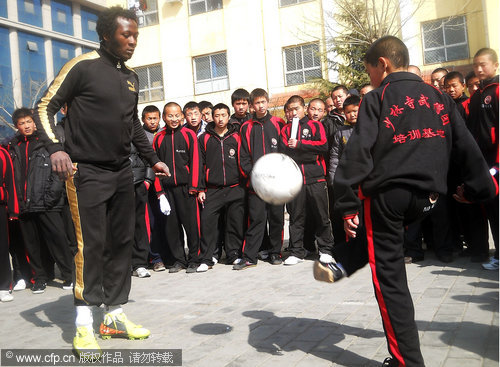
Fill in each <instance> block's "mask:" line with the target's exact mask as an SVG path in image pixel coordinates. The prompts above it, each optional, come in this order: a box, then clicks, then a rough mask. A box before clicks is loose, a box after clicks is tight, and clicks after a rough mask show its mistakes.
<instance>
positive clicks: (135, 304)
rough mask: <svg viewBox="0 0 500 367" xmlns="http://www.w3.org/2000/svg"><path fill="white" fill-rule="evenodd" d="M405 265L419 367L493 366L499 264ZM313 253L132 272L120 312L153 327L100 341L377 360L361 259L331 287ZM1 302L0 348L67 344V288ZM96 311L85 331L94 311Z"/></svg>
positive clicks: (350, 363) (216, 358) (188, 354)
mask: <svg viewBox="0 0 500 367" xmlns="http://www.w3.org/2000/svg"><path fill="white" fill-rule="evenodd" d="M426 256H427V259H426V260H425V261H423V262H422V263H419V264H411V265H408V266H407V272H408V278H409V283H410V289H411V292H412V296H413V300H414V303H415V308H416V320H417V323H418V326H419V330H420V341H421V344H422V352H423V355H424V359H425V361H426V365H427V366H428V367H441V366H442V367H460V366H467V367H476V366H477V367H479V366H488V367H489V366H498V365H499V363H498V361H499V353H498V348H499V331H498V306H499V298H498V284H499V283H498V280H499V279H498V272H495V271H485V270H482V268H481V266H480V264H473V263H471V262H470V261H469V260H468V259H465V258H459V259H457V260H456V261H454V262H453V263H451V264H447V265H446V266H444V265H443V264H442V263H439V262H438V261H437V260H435V259H434V258H433V257H432V254H427V255H426ZM312 264H313V262H312V261H305V262H304V263H301V264H298V265H295V266H290V267H287V266H272V265H270V264H268V263H264V262H259V265H258V266H257V267H256V268H251V269H248V270H244V271H239V272H237V271H233V270H231V267H230V266H226V265H220V264H218V265H216V266H215V267H214V269H212V270H209V271H208V272H206V273H201V274H186V273H185V272H182V273H177V274H168V273H167V272H162V273H154V274H153V275H152V277H151V278H146V279H138V278H134V279H133V285H132V292H131V295H130V302H129V303H128V304H127V305H126V306H125V311H126V313H127V315H128V316H129V318H130V319H131V320H133V321H136V322H140V323H142V324H143V325H144V326H145V327H147V328H149V329H151V331H152V337H151V338H149V339H147V340H143V341H129V340H123V339H113V340H100V341H99V343H100V346H101V348H103V349H118V348H121V349H130V348H133V349H136V348H137V349H143V348H144V349H147V348H162V349H163V348H165V349H166V348H181V349H182V353H183V366H209V367H212V366H213V367H218V366H231V367H237V366H273V367H276V366H300V367H305V366H314V367H322V366H347V367H354V366H380V364H381V361H383V359H384V358H385V357H387V356H388V353H387V349H386V344H385V339H384V336H383V331H382V326H381V320H380V314H379V311H378V308H377V305H376V302H375V299H374V295H373V289H372V285H371V276H370V270H369V267H365V268H363V269H362V270H360V271H358V272H357V273H356V274H354V275H353V276H352V277H350V278H348V279H345V280H342V281H340V282H338V283H335V284H326V283H320V282H316V281H315V280H314V279H313V277H312ZM14 296H15V299H14V301H13V302H10V303H3V304H0V315H1V316H0V320H1V323H0V325H1V326H2V332H1V333H0V346H1V348H2V349H4V350H5V349H7V348H41V349H42V348H47V349H58V348H60V349H69V348H71V342H72V338H73V336H74V324H73V322H74V318H75V314H74V308H73V306H72V295H71V293H70V292H69V291H65V290H63V289H62V288H61V287H60V284H59V283H56V282H53V283H52V284H51V285H49V287H47V291H46V292H45V293H44V294H41V295H33V294H31V291H29V290H26V291H21V292H15V294H14ZM95 311H96V312H94V320H95V328H96V330H97V329H98V325H99V322H100V320H102V312H103V311H102V309H96V310H95Z"/></svg>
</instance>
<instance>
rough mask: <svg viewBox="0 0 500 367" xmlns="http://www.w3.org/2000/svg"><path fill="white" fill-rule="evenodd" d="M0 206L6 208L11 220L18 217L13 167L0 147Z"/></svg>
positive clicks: (6, 153)
mask: <svg viewBox="0 0 500 367" xmlns="http://www.w3.org/2000/svg"><path fill="white" fill-rule="evenodd" d="M0 205H3V206H6V207H7V212H8V213H9V216H10V217H11V218H15V217H17V216H18V215H19V202H18V201H17V189H16V183H15V181H14V167H13V165H12V160H11V158H10V155H9V152H8V151H7V150H5V149H4V148H2V147H0Z"/></svg>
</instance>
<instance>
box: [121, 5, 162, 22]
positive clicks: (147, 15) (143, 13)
mask: <svg viewBox="0 0 500 367" xmlns="http://www.w3.org/2000/svg"><path fill="white" fill-rule="evenodd" d="M128 7H129V9H130V10H133V11H135V14H136V15H137V20H138V22H139V27H147V26H150V25H155V24H158V23H159V21H158V1H157V0H140V1H138V0H128Z"/></svg>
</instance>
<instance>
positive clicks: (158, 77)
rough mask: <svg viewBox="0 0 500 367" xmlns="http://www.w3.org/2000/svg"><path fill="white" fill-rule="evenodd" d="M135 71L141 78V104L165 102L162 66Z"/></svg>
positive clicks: (152, 66) (145, 67)
mask: <svg viewBox="0 0 500 367" xmlns="http://www.w3.org/2000/svg"><path fill="white" fill-rule="evenodd" d="M134 69H135V71H136V72H137V75H138V76H139V103H145V102H153V101H161V100H163V99H164V93H163V73H162V70H161V64H157V65H150V66H143V67H138V68H134Z"/></svg>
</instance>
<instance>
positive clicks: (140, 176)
mask: <svg viewBox="0 0 500 367" xmlns="http://www.w3.org/2000/svg"><path fill="white" fill-rule="evenodd" d="M129 159H130V168H131V169H132V174H133V175H134V185H137V184H140V183H143V182H144V181H147V182H149V184H152V183H153V182H154V181H155V178H156V176H155V173H154V171H153V169H152V168H151V167H150V166H149V164H148V163H147V162H146V161H145V160H144V158H142V156H141V155H140V154H139V152H138V151H137V148H136V147H135V145H134V144H131V147H130V156H129Z"/></svg>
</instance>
